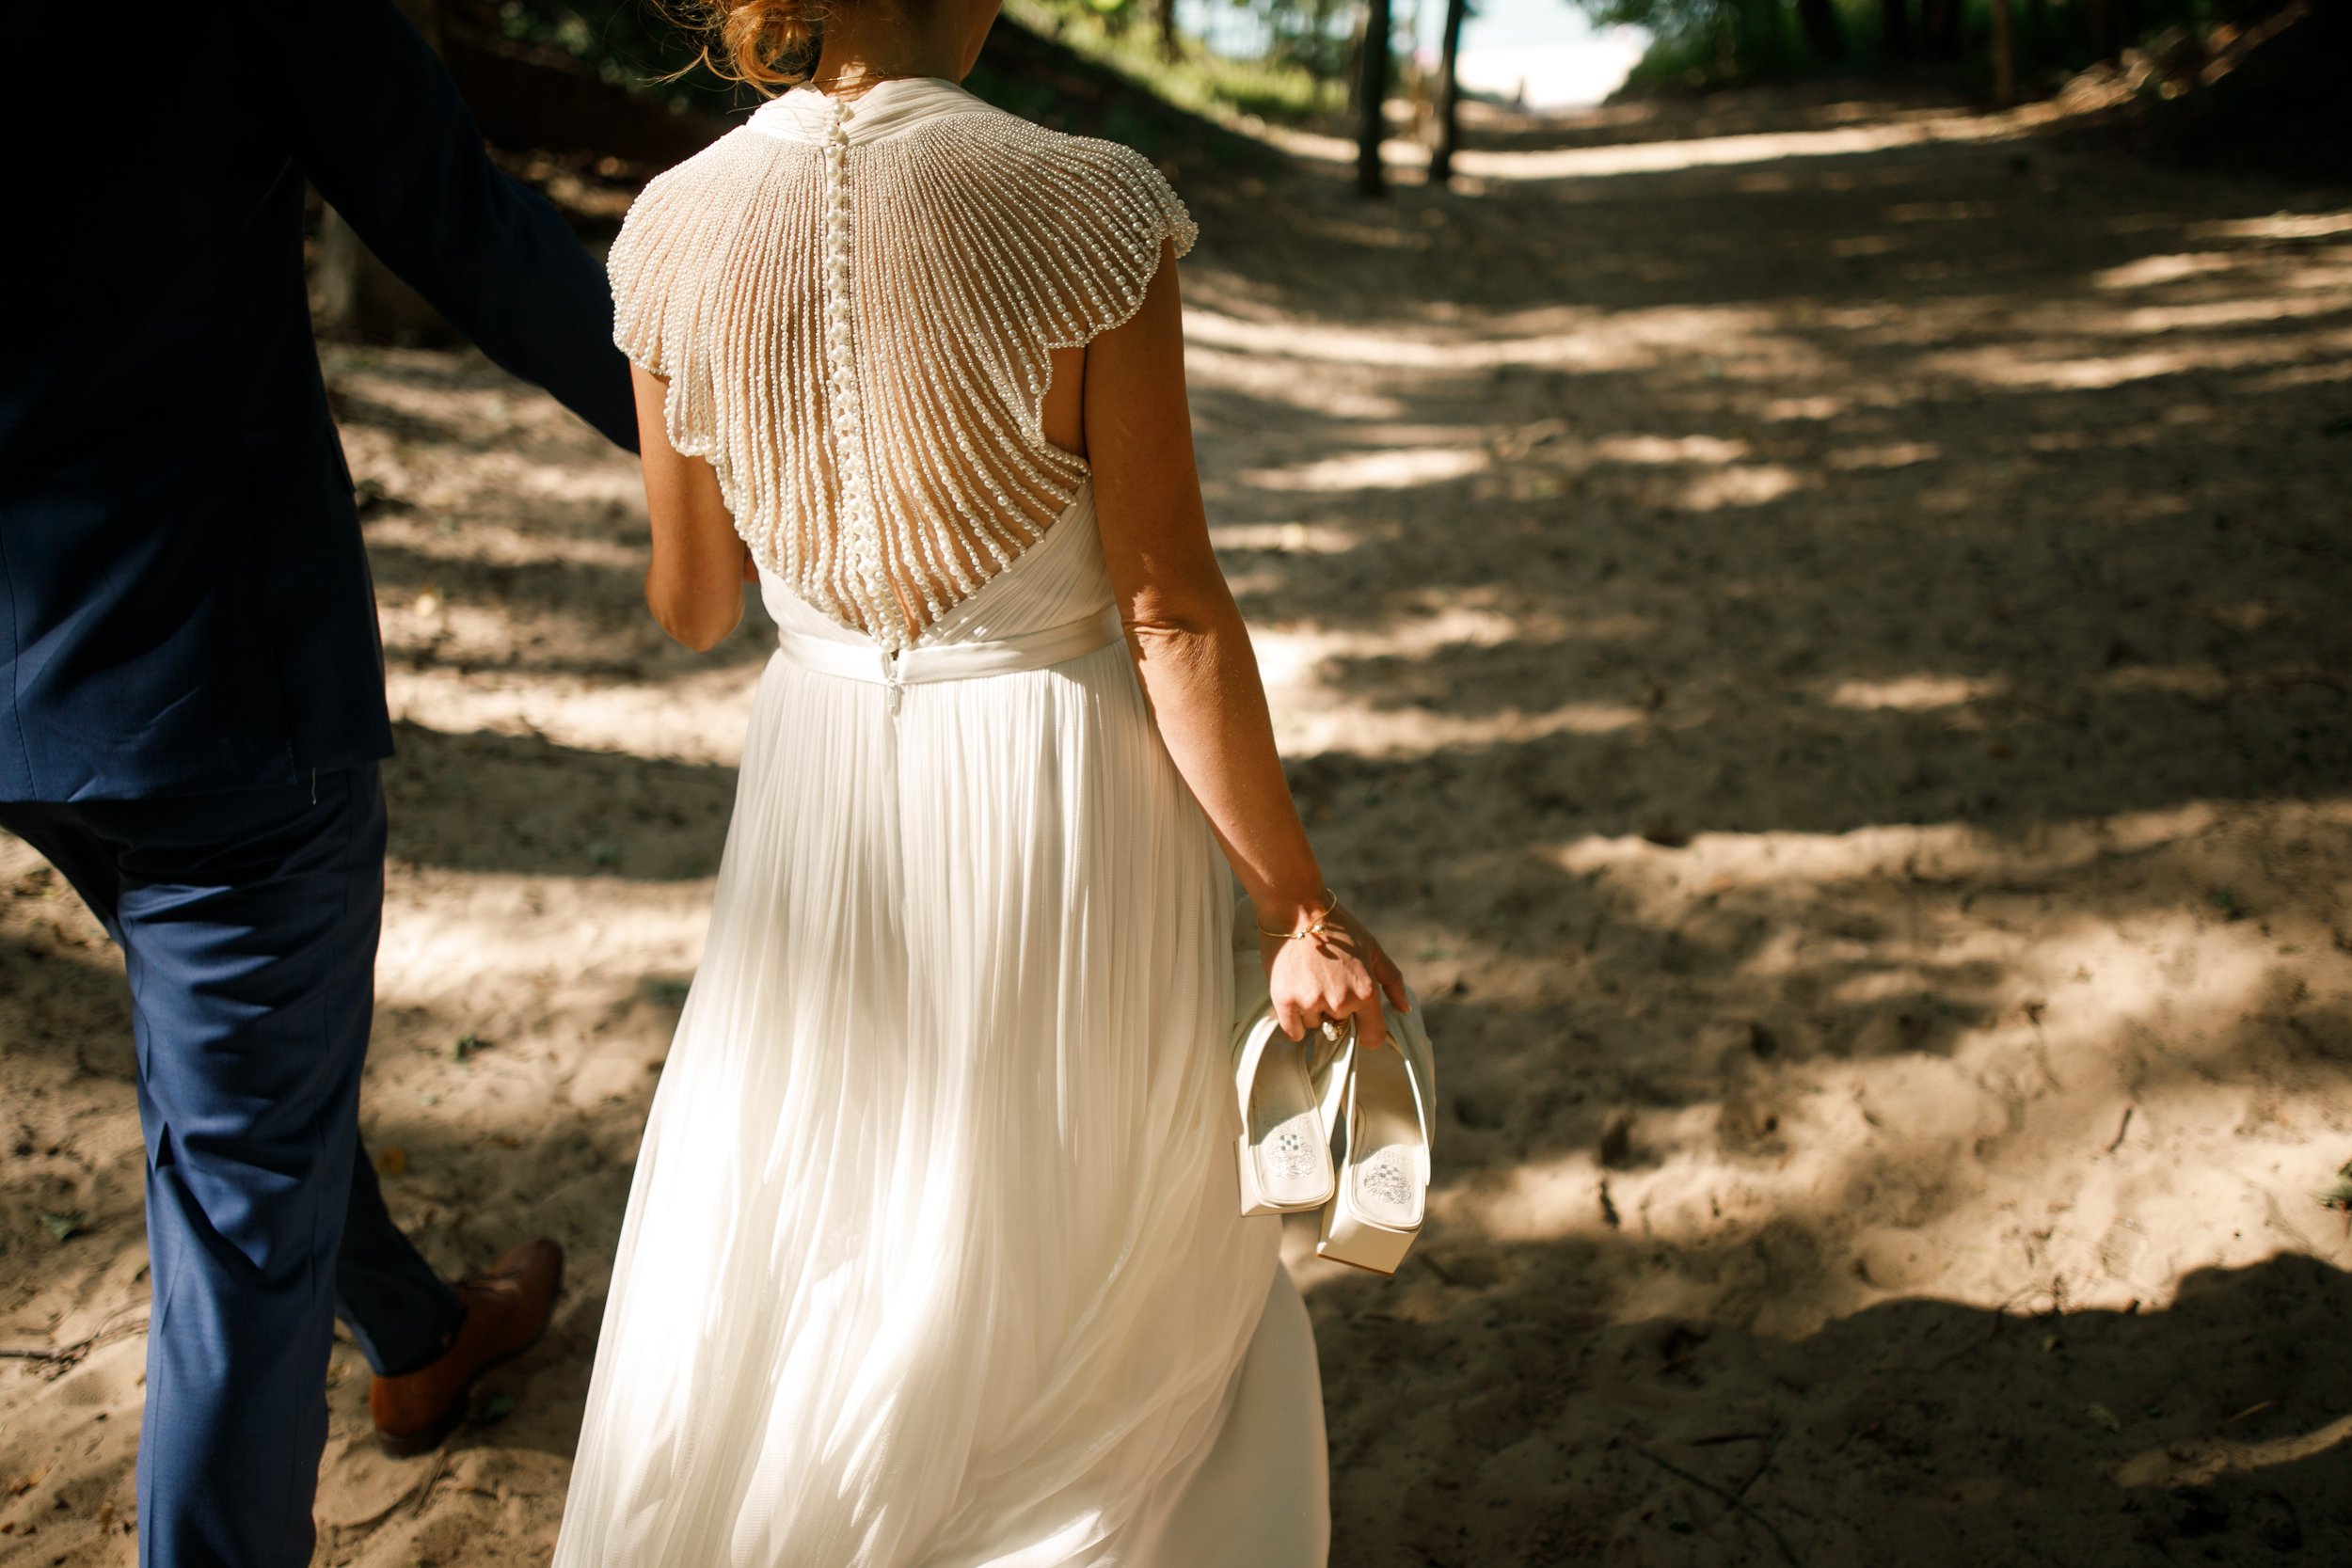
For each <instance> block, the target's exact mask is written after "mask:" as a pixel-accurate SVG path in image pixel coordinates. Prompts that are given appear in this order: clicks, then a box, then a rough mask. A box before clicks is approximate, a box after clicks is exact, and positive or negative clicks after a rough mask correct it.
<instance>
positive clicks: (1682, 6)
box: [1575, 0, 2274, 93]
mask: <svg viewBox="0 0 2352 1568" xmlns="http://www.w3.org/2000/svg"><path fill="white" fill-rule="evenodd" d="M1575 3H1576V4H1578V5H1580V6H1581V7H1582V8H1583V9H1584V11H1585V12H1586V14H1587V15H1589V16H1591V17H1592V18H1593V20H1594V21H1595V22H1597V23H1601V24H1634V25H1637V26H1641V27H1645V28H1647V29H1649V31H1650V32H1651V33H1652V34H1653V35H1654V37H1655V40H1656V41H1655V42H1653V43H1652V44H1651V46H1650V48H1649V51H1648V52H1647V53H1646V54H1645V55H1643V57H1642V59H1641V61H1640V63H1639V64H1637V65H1636V66H1635V67H1634V68H1633V71H1632V73H1631V74H1630V75H1629V77H1628V78H1627V82H1626V86H1627V88H1628V89H1629V90H1630V91H1633V92H1636V93H1638V92H1642V91H1645V90H1646V91H1656V90H1659V89H1662V88H1675V87H1724V86H1729V85H1731V84H1734V83H1738V82H1743V81H1756V80H1788V79H1790V78H1799V77H1804V76H1813V75H1820V74H1825V73H1828V72H1832V71H1836V72H1838V73H1841V74H1856V73H1867V72H1870V71H1884V70H1890V69H1897V68H1899V67H1901V66H1903V65H1904V64H1906V63H1907V62H1905V61H1903V60H1901V59H1899V58H1897V57H1896V56H1895V55H1894V54H1893V52H1892V51H1890V50H1888V49H1887V48H1886V47H1885V40H1884V39H1883V35H1882V27H1883V11H1882V10H1881V8H1880V7H1879V5H1878V3H1877V0H1836V11H1837V20H1838V24H1839V27H1840V30H1841V31H1842V32H1843V34H1844V36H1845V40H1846V44H1847V52H1846V55H1845V57H1844V58H1842V59H1838V60H1824V59H1822V58H1821V57H1820V56H1819V55H1816V54H1814V53H1813V52H1812V50H1811V49H1809V48H1808V47H1807V46H1806V43H1805V40H1804V32H1803V30H1802V29H1801V28H1800V27H1799V26H1798V24H1797V13H1796V8H1795V5H1794V4H1793V0H1575ZM2273 3H2274V0H2133V3H2132V7H2131V16H2132V23H2133V25H2134V26H2135V27H2136V28H2137V29H2138V30H2139V31H2140V33H2141V34H2142V36H2147V35H2151V34H2153V33H2156V32H2158V31H2160V30H2162V29H2164V28H2166V27H2169V26H2176V25H2182V24H2189V25H2200V26H2201V25H2208V24H2212V23H2215V22H2220V21H2229V20H2243V18H2244V17H2245V16H2246V15H2247V14H2249V12H2252V11H2256V10H2262V9H2267V8H2270V7H2271V5H2272V4H2273ZM1906 4H1907V6H1908V8H1909V10H1910V13H1911V18H1912V31H1913V37H1914V41H1915V43H1917V42H1918V41H1919V40H1920V39H1921V38H1922V36H1923V32H1924V28H1923V24H1922V17H1921V14H1920V13H1921V0H1906ZM1960 4H1961V18H1960V54H1959V56H1958V58H1956V59H1953V60H1950V61H1948V62H1947V64H1949V65H1950V66H1952V67H1953V68H1955V69H1957V70H1959V71H1961V72H1962V73H1963V74H1965V75H1968V76H1971V77H1974V78H1976V79H1978V80H1979V81H1982V82H1986V83H1989V82H1990V81H1991V76H1992V67H1991V54H1990V51H1991V39H1992V32H1993V23H1992V6H1991V4H1990V0H1960ZM2011 16H2012V20H2013V24H2014V26H2015V29H2016V39H2017V65H2018V74H2019V78H2020V80H2021V81H2024V82H2026V83H2028V84H2030V83H2032V82H2034V81H2036V80H2042V81H2044V82H2045V83H2053V84H2054V79H2055V78H2056V77H2058V75H2060V74H2061V73H2065V72H2071V71H2076V70H2079V69H2081V68H2082V67H2084V66H2087V65H2090V63H2091V61H2092V58H2093V56H2092V54H2091V51H2090V48H2089V47H2088V46H2087V43H2086V39H2085V31H2084V26H2083V18H2082V16H2081V15H2080V13H2079V11H2078V9H2077V7H2076V6H2075V5H2074V4H2073V3H2071V0H2012V7H2011Z"/></svg>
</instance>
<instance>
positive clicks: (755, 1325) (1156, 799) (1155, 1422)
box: [555, 491, 1328, 1568]
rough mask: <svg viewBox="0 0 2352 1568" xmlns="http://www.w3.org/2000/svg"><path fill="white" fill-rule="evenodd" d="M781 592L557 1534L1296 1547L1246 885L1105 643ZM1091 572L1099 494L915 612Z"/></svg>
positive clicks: (770, 1549) (1304, 1472)
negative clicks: (1250, 1150) (1256, 1127)
mask: <svg viewBox="0 0 2352 1568" xmlns="http://www.w3.org/2000/svg"><path fill="white" fill-rule="evenodd" d="M763 587H764V591H765V594H766V596H767V599H768V602H769V606H770V609H771V612H772V613H773V614H774V615H775V617H776V619H777V621H778V624H779V626H781V627H782V628H783V631H784V634H785V637H784V641H785V643H786V648H785V650H783V651H780V652H779V653H778V655H777V656H776V657H774V658H773V659H771V662H770V664H769V666H768V669H767V671H766V672H765V673H764V674H763V676H762V678H761V681H760V685H759V689H758V694H757V697H756V699H755V704H754V706H753V711H752V717H751V723H750V729H749V736H748V740H747V743H746V746H745V751H744V760H743V768H742V774H741V782H740V784H739V793H738V796H737V800H736V806H735V816H734V820H733V823H732V825H731V827H730V829H729V832H728V838H727V848H726V854H725V858H724V861H723V864H722V867H721V870H720V874H719V882H718V891H717V896H716V902H715V906H714V909H713V911H712V917H711V926H710V933H709V937H708V940H707V946H706V950H705V954H704V958H703V963H702V967H701V970H700V972H699V973H698V974H697V975H696V976H695V979H694V984H693V988H692V990H691V993H690V995H689V997H688V1000H687V1003H686V1008H685V1012H684V1015H683V1017H682V1018H681V1020H680V1022H679V1025H678V1031H677V1035H676V1038H675V1043H674V1044H673V1047H672V1050H671V1053H670V1057H669V1061H668V1064H667V1066H666V1068H665V1069H664V1072H663V1075H662V1079H661V1084H660V1088H659V1089H658V1091H657V1092H656V1095H655V1099H654V1104H653V1109H652V1114H651V1117H650V1120H649V1122H648V1124H647V1127H646V1131H645V1137H644V1145H643V1149H642V1152H641V1154H640V1156H639V1160H638V1165H637V1171H636V1176H635V1180H634V1184H633V1186H632V1188H631V1190H630V1195H629V1203H628V1214H627V1218H626V1221H625V1223H624V1227H623V1230H622V1236H621V1243H620V1249H619V1253H618V1257H617V1259H616V1261H615V1265H614V1272H613V1278H612V1292H611V1296H610V1299H609V1302H608V1305H607V1307H606V1311H605V1320H604V1326H603V1333H602V1338H601V1339H600V1340H599V1343H598V1346H597V1352H596V1370H595V1375H594V1380H593V1383H592V1386H591V1388H590V1392H589V1398H588V1405H587V1415H586V1420H585V1425H584V1427H583V1430H582V1433H581V1436H580V1451H579V1455H578V1458H577V1460H576V1462H575V1465H574V1468H573V1474H572V1483H571V1494H570V1497H569V1501H568V1503H567V1505H566V1509H565V1513H564V1525H563V1532H562V1536H561V1539H560V1541H559V1543H558V1545H557V1549H556V1555H555V1561H556V1563H557V1565H558V1568H721V1565H727V1568H771V1565H772V1568H787V1565H789V1568H901V1565H904V1568H979V1565H983V1564H985V1565H989V1568H1050V1565H1058V1564H1070V1565H1080V1564H1087V1565H1104V1568H1108V1565H1113V1564H1117V1565H1121V1568H1125V1565H1136V1568H1145V1565H1167V1568H1191V1565H1195V1564H1198V1565H1200V1568H1210V1565H1212V1564H1215V1565H1216V1568H1320V1565H1321V1564H1322V1562H1323V1560H1324V1554H1325V1547H1326V1541H1327V1530H1328V1507H1327V1498H1326V1490H1327V1482H1326V1473H1325V1459H1324V1451H1323V1427H1322V1413H1321V1393H1320V1386H1319V1384H1318V1382H1317V1378H1316V1370H1315V1362H1314V1347H1313V1342H1312V1338H1311V1333H1310V1331H1309V1329H1308V1326H1307V1320H1306V1314H1305V1311H1304V1308H1303V1307H1302V1306H1301V1305H1300V1303H1299V1301H1298V1298H1297V1295H1296V1292H1295V1291H1294V1290H1293V1289H1292V1288H1291V1286H1290V1283H1289V1280H1288V1277H1287V1275H1284V1273H1283V1271H1282V1269H1281V1267H1280V1264H1279V1259H1278V1257H1277V1249H1278V1245H1279V1232H1278V1228H1277V1225H1276V1222H1274V1221H1271V1220H1264V1219H1259V1220H1248V1221H1245V1220H1243V1219H1241V1218H1240V1217H1239V1216H1238V1212H1237V1205H1236V1200H1235V1192H1234V1178H1233V1173H1232V1137H1233V1132H1234V1127H1233V1120H1234V1114H1233V1111H1232V1094H1231V1090H1230V1088H1229V1087H1228V1085H1227V1080H1226V1076H1225V1042H1226V1037H1227V1033H1228V1028H1229V1023H1230V1015H1231V1010H1232V901H1231V900H1232V884H1231V878H1230V875H1229V873H1228V872H1227V870H1226V868H1225V865H1224V863H1223V860H1222V858H1221V856H1220V854H1219V852H1218V849H1217V847H1216V842H1215V840H1214V838H1213V836H1212V834H1211V832H1210V831H1209V828H1208V825H1207V822H1206V820H1205V818H1204V817H1203V816H1201V814H1200V809H1199V807H1198V805H1197V804H1196V803H1195V802H1194V801H1193V800H1192V798H1191V795H1190V794H1189V792H1188V791H1187V790H1186V788H1185V786H1184V783H1183V780H1182V779H1181V777H1180V776H1179V775H1178V774H1177V772H1176V769H1175V767H1174V764H1173V763H1172V761H1171V760H1170V759H1169V757H1168V752H1167V751H1166V749H1165V747H1164V746H1163V744H1162V743H1161V740H1160V738H1159V735H1158V731H1157V730H1156V728H1155V727H1154V726H1153V725H1152V721H1151V719H1150V716H1149V714H1148V712H1147V710H1146V708H1145V706H1144V703H1143V699H1142V694H1141V690H1140V688H1139V686H1138V684H1137V682H1136V677H1135V673H1134V670H1133V666H1132V664H1131V662H1130V660H1129V658H1128V655H1127V653H1126V650H1125V648H1124V646H1123V644H1121V643H1120V642H1119V641H1110V642H1108V643H1106V644H1104V645H1103V646H1101V647H1099V648H1097V649H1096V650H1095V651H1093V652H1090V653H1085V654H1082V655H1079V656H1078V657H1070V658H1064V659H1061V660H1060V661H1058V662H1055V663H1052V664H1049V665H1046V666H1044V667H1041V668H1033V669H1021V670H1011V671H1008V672H1006V673H990V674H983V675H977V676H971V677H969V678H953V679H936V680H916V681H914V682H912V683H910V684H907V685H905V686H903V687H902V688H895V689H894V688H893V687H891V686H887V685H885V684H883V683H882V681H881V680H879V679H860V678H851V677H848V676H845V675H843V674H842V673H834V672H833V671H830V670H829V669H828V668H826V666H827V664H828V660H827V659H826V658H818V657H809V655H810V653H811V652H812V651H813V652H815V653H819V654H829V655H831V656H833V659H832V662H834V663H838V662H839V661H840V660H841V659H843V658H848V659H850V661H851V662H854V661H855V658H856V657H857V655H858V650H859V648H860V647H861V646H862V647H864V648H866V649H867V650H869V651H870V644H865V643H864V640H863V639H860V638H858V637H857V636H856V634H854V633H852V632H850V631H848V630H846V629H844V628H842V627H839V626H835V625H834V624H833V623H832V622H831V621H829V620H827V619H826V618H825V617H823V616H821V615H819V614H818V613H817V612H816V611H815V610H812V609H810V608H809V607H808V606H806V605H805V604H803V603H802V602H800V601H799V600H798V599H796V598H794V597H793V596H792V595H791V594H789V593H787V591H786V590H785V589H784V588H783V587H782V586H781V585H780V584H778V583H775V582H773V581H770V582H767V583H765V584H764V585H763ZM1109 602H1110V592H1109V585H1108V580H1107V577H1106V574H1105V573H1104V567H1103V562H1102V550H1101V545H1100V541H1099V538H1098V537H1097V535H1096V532H1095V527H1094V517H1093V513H1092V510H1091V503H1090V492H1087V491H1082V492H1081V494H1080V497H1079V499H1078V500H1077V501H1076V502H1075V503H1073V506H1072V507H1071V509H1070V511H1069V512H1068V513H1066V514H1065V515H1063V516H1062V517H1061V518H1059V519H1058V520H1057V522H1056V523H1055V524H1054V526H1053V527H1052V529H1051V530H1049V531H1048V532H1047V534H1046V537H1045V538H1044V539H1043V540H1042V541H1041V542H1040V543H1039V544H1038V545H1037V546H1034V547H1032V548H1031V550H1030V551H1029V552H1028V553H1027V554H1026V555H1025V556H1024V557H1022V558H1021V559H1020V560H1019V561H1018V562H1016V563H1015V564H1014V565H1013V566H1011V567H1010V568H1009V569H1007V570H1006V571H1005V572H1003V573H1002V574H1000V575H999V576H998V577H996V578H994V579H993V580H992V581H991V582H990V583H989V584H988V585H987V586H986V587H985V588H983V589H982V590H981V591H980V592H979V593H978V594H976V595H975V596H974V597H973V598H972V599H971V600H969V601H968V602H966V603H965V604H964V605H962V606H961V607H959V608H958V609H957V610H953V611H950V612H949V614H948V616H947V617H946V618H945V619H944V620H943V621H942V622H941V623H940V624H939V625H938V626H936V627H935V628H934V629H933V631H932V632H931V633H930V635H929V636H928V637H927V638H926V639H925V642H924V647H926V648H932V647H936V648H948V647H958V646H977V645H981V644H996V645H999V646H1007V645H1017V644H1019V643H1020V642H1021V641H1022V640H1023V639H1024V638H1031V639H1034V636H1035V634H1037V633H1039V632H1041V631H1042V630H1044V629H1046V628H1055V627H1067V626H1071V625H1073V624H1074V623H1078V622H1082V621H1083V620H1084V619H1085V618H1086V617H1088V616H1089V615H1092V614H1097V613H1099V612H1101V611H1102V610H1104V608H1105V607H1106V606H1107V605H1108V604H1109ZM819 643H823V644H830V647H818V644H819ZM795 648H798V649H800V650H801V657H795V654H794V652H793V651H792V650H793V649H795ZM921 657H922V656H921V655H920V654H919V653H918V655H917V656H916V657H914V658H911V659H910V660H908V666H909V668H910V669H912V668H913V667H914V666H915V665H917V664H919V663H920V662H921ZM878 662H879V661H878ZM999 662H1001V660H1000V661H999Z"/></svg>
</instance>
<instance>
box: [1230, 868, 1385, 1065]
mask: <svg viewBox="0 0 2352 1568" xmlns="http://www.w3.org/2000/svg"><path fill="white" fill-rule="evenodd" d="M1258 956H1259V957H1260V958H1263V960H1264V961H1265V966H1266V989H1267V990H1268V991H1269V993H1270V994H1271V996H1272V999H1273V1002H1274V1018H1275V1022H1278V1023H1279V1024H1280V1025H1281V1026H1282V1033H1284V1034H1285V1035H1288V1036H1289V1037H1291V1038H1292V1039H1303V1038H1305V1037H1306V1034H1307V1031H1308V1030H1310V1029H1312V1028H1315V1027H1317V1026H1318V1025H1321V1024H1324V1023H1337V1022H1339V1021H1340V1020H1342V1019H1343V1018H1352V1019H1354V1020H1355V1021H1356V1042H1357V1043H1358V1044H1359V1045H1361V1046H1362V1047H1364V1048H1365V1049H1366V1050H1368V1051H1371V1050H1377V1049H1378V1048H1379V1047H1380V1046H1381V1045H1382V1044H1383V1043H1384V1042H1386V1040H1387V1039H1388V1034H1389V1029H1388V1021H1387V1020H1386V1019H1384V1018H1382V1017H1381V1014H1380V993H1381V992H1383V991H1386V992H1387V993H1388V997H1389V1002H1390V1004H1391V1006H1394V1007H1395V1008H1396V1010H1397V1011H1398V1012H1404V1011H1405V1010H1406V998H1405V976H1404V975H1403V974H1401V973H1399V972H1398V970H1397V967H1396V965H1395V964H1393V963H1391V962H1390V961H1389V956H1388V954H1386V953H1384V952H1382V951H1381V948H1380V943H1379V942H1378V941H1377V940H1376V939H1375V937H1374V936H1373V934H1372V933H1371V932H1370V931H1369V930H1367V929H1365V927H1364V924H1363V922H1361V921H1359V920H1358V919H1357V918H1356V917H1355V916H1354V915H1353V914H1351V913H1349V912H1348V911H1347V910H1346V908H1345V907H1344V906H1342V905H1337V904H1334V905H1333V906H1332V907H1331V912H1330V914H1329V915H1328V916H1327V917H1326V919H1325V924H1324V930H1323V934H1322V935H1321V936H1319V937H1308V938H1289V937H1269V936H1267V935H1265V933H1264V932H1263V929H1261V931H1260V932H1259V935H1258Z"/></svg>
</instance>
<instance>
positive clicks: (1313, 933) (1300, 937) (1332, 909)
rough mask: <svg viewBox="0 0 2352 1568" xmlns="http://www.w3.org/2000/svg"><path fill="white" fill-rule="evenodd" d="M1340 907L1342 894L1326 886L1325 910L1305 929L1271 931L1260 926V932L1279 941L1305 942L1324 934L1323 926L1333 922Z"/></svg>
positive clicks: (1324, 893)
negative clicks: (1333, 917) (1332, 919)
mask: <svg viewBox="0 0 2352 1568" xmlns="http://www.w3.org/2000/svg"><path fill="white" fill-rule="evenodd" d="M1339 909H1340V895H1338V894H1336V893H1333V892H1332V891H1331V890H1330V889H1329V888H1328V887H1326V888H1325V889H1324V890H1323V912H1322V913H1321V914H1319V915H1317V916H1315V918H1314V921H1313V923H1312V924H1311V925H1310V926H1309V927H1307V928H1306V929H1305V930H1303V931H1269V930H1267V929H1266V928H1265V927H1263V926H1261V927H1258V934H1259V935H1260V936H1262V937H1272V938H1274V939H1275V940H1276V941H1278V942H1305V941H1306V940H1307V939H1309V938H1310V937H1319V936H1321V935H1323V928H1324V927H1326V926H1327V925H1329V924H1330V923H1331V917H1332V916H1333V915H1335V914H1337V913H1338V912H1339Z"/></svg>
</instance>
